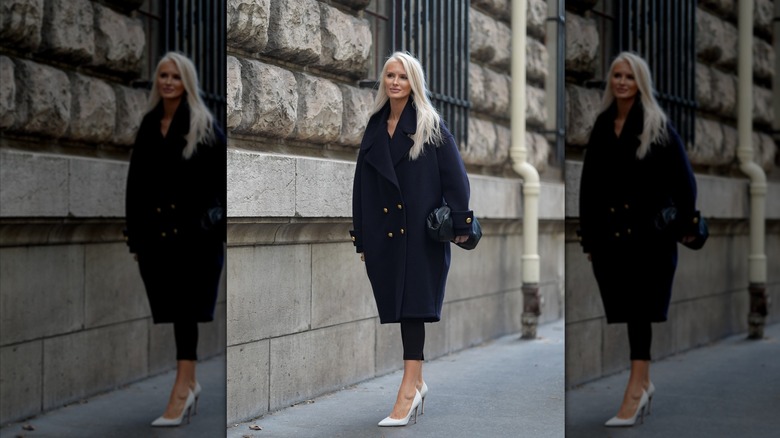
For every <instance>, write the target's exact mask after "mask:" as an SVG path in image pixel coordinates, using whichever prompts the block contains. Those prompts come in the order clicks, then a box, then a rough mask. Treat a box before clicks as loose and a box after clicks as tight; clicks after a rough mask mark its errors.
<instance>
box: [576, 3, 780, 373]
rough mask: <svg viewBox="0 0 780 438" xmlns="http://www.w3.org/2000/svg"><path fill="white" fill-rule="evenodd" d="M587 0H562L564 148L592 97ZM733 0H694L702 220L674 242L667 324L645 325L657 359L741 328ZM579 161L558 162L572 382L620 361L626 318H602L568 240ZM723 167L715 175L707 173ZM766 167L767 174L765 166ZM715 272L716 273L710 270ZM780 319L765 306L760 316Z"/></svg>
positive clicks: (766, 120) (769, 241)
mask: <svg viewBox="0 0 780 438" xmlns="http://www.w3.org/2000/svg"><path fill="white" fill-rule="evenodd" d="M593 6H594V2H576V4H572V5H571V6H570V5H569V4H567V7H568V10H567V18H566V22H567V34H566V37H567V42H566V43H567V47H566V49H567V50H566V70H567V78H568V82H567V86H566V88H567V108H566V111H567V114H566V116H567V118H566V119H567V135H566V143H567V154H571V155H570V156H581V152H582V148H583V147H584V145H585V144H586V143H587V140H588V136H589V133H590V130H591V128H592V126H593V122H594V120H595V117H596V114H595V113H594V112H593V110H592V109H593V108H597V107H598V105H599V103H600V100H601V92H600V91H598V90H594V89H590V88H586V87H585V86H584V83H585V81H587V80H589V79H601V78H595V77H594V76H595V71H596V62H600V61H598V60H597V56H598V54H599V53H600V51H601V47H600V44H601V40H602V38H603V36H602V35H599V31H598V27H597V25H596V20H595V18H594V15H593V13H592V12H591V11H590V9H591V8H592V7H593ZM736 8H737V2H735V1H730V0H726V1H722V0H721V1H699V3H698V9H697V11H696V38H697V39H696V53H697V59H696V79H695V84H696V99H697V101H698V104H699V109H698V112H697V119H696V133H695V138H696V140H695V142H694V143H693V144H688V145H686V146H687V149H688V155H689V157H690V159H691V162H692V163H693V164H694V167H695V168H696V170H697V182H698V189H699V193H698V208H699V209H700V210H701V211H702V214H703V215H704V216H705V217H707V218H708V220H709V221H710V224H711V229H710V231H711V233H712V235H711V238H710V241H709V242H708V243H707V245H706V246H705V248H704V249H702V250H701V251H699V252H693V251H690V250H687V249H685V248H683V247H682V246H681V247H680V250H679V251H680V252H679V254H680V261H679V264H678V270H677V275H676V278H675V283H674V288H673V291H674V292H673V297H672V305H671V308H670V312H669V318H670V320H669V322H668V323H667V324H656V325H654V333H653V351H652V354H653V357H654V359H660V358H662V357H664V356H668V355H671V354H675V353H677V352H680V351H684V350H687V349H690V348H694V347H696V346H700V345H704V344H706V343H708V342H712V341H714V340H717V339H720V338H723V337H725V336H729V335H731V334H734V333H740V332H745V331H746V330H747V315H748V304H749V301H748V292H747V288H748V271H747V257H748V251H749V238H748V237H749V234H748V232H749V230H748V214H749V208H748V206H749V198H748V187H747V179H746V177H744V176H743V175H742V174H741V173H740V172H739V170H738V162H737V158H736V148H737V130H736V122H737V121H736V116H737V114H736V88H737V77H736V63H737V28H736V18H737V17H736ZM772 8H773V6H772V2H771V1H770V0H757V1H756V13H755V22H754V26H755V29H754V49H753V50H754V52H753V56H754V59H753V81H754V85H753V97H754V105H753V127H754V131H753V146H754V148H755V156H754V160H755V161H756V162H757V163H758V164H759V165H761V166H762V167H763V168H764V170H765V171H767V173H768V175H769V177H770V179H776V176H777V175H778V171H777V169H778V155H780V154H778V153H777V144H776V143H775V142H774V141H773V139H772V137H770V135H769V133H770V131H771V122H772V120H773V119H774V118H775V115H774V114H773V109H772V102H771V99H772V91H771V86H772V78H773V76H774V75H775V74H776V72H775V70H774V67H773V66H774V63H775V60H774V50H773V49H772V46H771V44H772V31H771V23H770V21H769V19H768V17H771V16H772V13H773V9H772ZM581 167H582V166H581V162H579V161H569V162H567V165H566V203H567V205H566V217H567V225H566V296H567V297H568V298H569V299H568V300H567V303H566V305H567V312H566V326H567V342H566V349H567V350H566V351H567V355H566V357H567V363H568V366H567V368H566V371H567V372H566V380H567V385H568V386H571V385H577V384H580V383H583V382H585V381H588V380H592V379H595V378H598V377H600V376H603V375H606V374H610V373H614V372H617V371H620V370H622V369H625V368H626V367H627V366H628V350H627V348H628V342H627V338H626V333H625V327H624V326H623V325H621V324H618V325H607V324H606V321H605V319H604V315H603V308H602V306H601V301H600V298H599V295H598V288H597V286H596V284H595V280H594V278H593V274H592V271H591V268H590V264H589V263H588V262H587V260H586V259H585V256H584V255H583V254H582V249H581V247H580V245H579V243H578V242H577V240H576V236H575V230H576V229H577V219H578V218H577V215H578V213H577V212H578V208H577V205H578V204H577V202H578V193H579V175H580V171H581ZM714 175H722V176H714ZM773 175H774V176H773ZM779 191H780V185H778V184H777V183H776V182H775V183H770V186H769V194H768V198H767V201H766V206H767V226H766V230H767V236H766V253H767V260H768V263H769V264H771V263H772V260H776V257H777V255H778V251H780V210H778V208H779V207H778V206H780V198H778V192H779ZM714 273H716V274H714ZM767 287H768V293H769V296H770V297H771V299H772V300H773V302H777V298H778V295H779V294H780V277H778V276H777V273H776V272H773V271H772V270H771V269H770V276H769V279H768V283H767ZM777 321H780V309H778V308H777V306H773V307H770V315H769V317H768V322H777Z"/></svg>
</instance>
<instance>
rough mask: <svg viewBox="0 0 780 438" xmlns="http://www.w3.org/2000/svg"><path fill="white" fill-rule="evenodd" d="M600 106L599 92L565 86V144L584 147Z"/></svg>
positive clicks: (569, 85) (574, 86)
mask: <svg viewBox="0 0 780 438" xmlns="http://www.w3.org/2000/svg"><path fill="white" fill-rule="evenodd" d="M600 104H601V92H600V91H599V90H594V89H590V88H582V87H578V86H576V85H571V84H567V85H566V143H567V144H571V145H581V146H584V145H585V144H587V143H588V138H590V131H591V130H592V129H593V123H595V122H596V116H597V115H598V114H597V112H598V108H599V106H600Z"/></svg>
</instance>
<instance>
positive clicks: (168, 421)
mask: <svg viewBox="0 0 780 438" xmlns="http://www.w3.org/2000/svg"><path fill="white" fill-rule="evenodd" d="M193 403H195V396H194V395H193V394H192V391H188V393H187V401H186V402H184V409H182V410H181V414H179V416H178V417H176V418H165V417H163V416H160V417H159V418H158V419H156V420H154V421H152V426H154V427H173V426H179V425H181V422H182V420H183V419H184V414H185V413H186V414H187V424H189V422H190V410H191V409H192V404H193Z"/></svg>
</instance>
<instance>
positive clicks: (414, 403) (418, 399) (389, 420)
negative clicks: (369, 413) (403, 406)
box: [379, 388, 422, 427]
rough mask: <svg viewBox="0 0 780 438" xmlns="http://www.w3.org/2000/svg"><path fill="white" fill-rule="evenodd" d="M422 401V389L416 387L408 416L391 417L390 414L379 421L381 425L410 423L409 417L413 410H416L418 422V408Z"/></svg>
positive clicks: (415, 414) (415, 418)
mask: <svg viewBox="0 0 780 438" xmlns="http://www.w3.org/2000/svg"><path fill="white" fill-rule="evenodd" d="M420 403H422V397H421V396H420V391H418V390H417V389H416V388H415V390H414V400H413V401H412V406H411V407H410V408H409V412H408V413H407V414H406V417H404V418H399V419H395V418H390V416H387V417H385V419H384V420H382V421H380V422H379V426H381V427H392V426H406V425H407V424H409V418H411V416H412V412H414V422H415V424H416V423H417V408H418V407H419V406H420Z"/></svg>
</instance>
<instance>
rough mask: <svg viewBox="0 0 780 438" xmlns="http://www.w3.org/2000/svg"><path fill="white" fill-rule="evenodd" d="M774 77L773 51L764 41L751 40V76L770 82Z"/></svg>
mask: <svg viewBox="0 0 780 438" xmlns="http://www.w3.org/2000/svg"><path fill="white" fill-rule="evenodd" d="M774 75H775V50H774V48H772V46H771V45H770V44H769V43H767V42H766V41H764V40H762V39H759V38H753V76H754V77H755V78H756V79H759V80H764V81H767V82H768V81H771V80H772V78H773V77H774Z"/></svg>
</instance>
